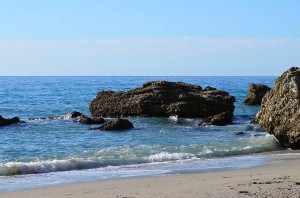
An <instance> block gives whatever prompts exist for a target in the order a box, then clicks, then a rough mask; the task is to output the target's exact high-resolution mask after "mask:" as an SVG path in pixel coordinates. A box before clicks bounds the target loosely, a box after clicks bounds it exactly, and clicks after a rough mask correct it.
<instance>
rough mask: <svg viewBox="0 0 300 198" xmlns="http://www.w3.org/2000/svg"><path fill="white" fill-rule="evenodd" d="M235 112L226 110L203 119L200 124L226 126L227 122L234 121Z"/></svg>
mask: <svg viewBox="0 0 300 198" xmlns="http://www.w3.org/2000/svg"><path fill="white" fill-rule="evenodd" d="M232 117H233V113H232V112H231V111H226V112H223V113H221V114H217V115H214V116H210V117H208V118H206V119H205V120H203V121H201V122H200V123H199V124H198V126H208V125H216V126H225V125H227V124H231V123H232Z"/></svg>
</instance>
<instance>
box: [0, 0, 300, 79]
mask: <svg viewBox="0 0 300 198" xmlns="http://www.w3.org/2000/svg"><path fill="white" fill-rule="evenodd" d="M299 9H300V1H298V0H272V1H271V0H214V1H212V0H64V1H61V0H43V1H40V0H26V1H24V0H10V1H1V6H0V76H24V75H25V76H191V75H192V76H278V75H280V74H281V73H283V72H284V71H285V70H287V69H288V68H289V67H291V66H297V65H299V63H300V56H299V54H300V20H299V19H300V12H299Z"/></svg>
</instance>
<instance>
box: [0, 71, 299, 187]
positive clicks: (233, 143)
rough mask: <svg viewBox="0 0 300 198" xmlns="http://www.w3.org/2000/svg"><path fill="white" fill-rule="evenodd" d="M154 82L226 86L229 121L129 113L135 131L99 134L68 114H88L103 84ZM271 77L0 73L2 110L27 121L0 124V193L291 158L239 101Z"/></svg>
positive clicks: (123, 87)
mask: <svg viewBox="0 0 300 198" xmlns="http://www.w3.org/2000/svg"><path fill="white" fill-rule="evenodd" d="M156 80H166V81H172V82H177V81H181V82H186V83H191V84H195V85H200V86H202V87H206V86H212V87H215V88H217V89H222V90H225V91H227V92H229V93H230V94H231V95H233V96H235V98H236V102H235V111H234V121H233V124H231V125H228V126H207V127H199V126H198V125H197V124H198V123H199V121H201V119H200V118H199V119H194V118H178V117H177V116H176V115H174V116H170V117H168V118H160V117H149V118H146V117H129V118H128V119H129V120H130V121H131V122H132V123H133V125H134V129H132V130H127V131H124V132H104V131H100V130H99V131H98V130H89V129H90V128H91V127H92V126H89V125H83V124H80V123H79V122H78V120H76V119H75V120H74V119H71V118H70V113H71V112H73V111H79V112H81V113H83V114H86V115H89V116H90V112H89V104H90V102H91V100H92V99H94V98H95V97H96V94H97V92H99V91H101V90H113V91H127V90H131V89H134V88H137V87H140V86H142V85H143V83H145V82H148V81H156ZM275 80H276V77H249V76H247V77H244V76H239V77H238V76H234V77H229V76H226V77H219V76H218V77H213V76H210V77H202V76H192V77H186V76H185V77H180V76H176V77H171V76H155V77H145V76H142V77H136V76H135V77H132V76H128V77H0V85H1V86H0V115H2V116H3V117H6V118H10V117H14V116H17V117H20V118H21V120H23V121H25V122H24V123H21V124H17V125H12V126H6V127H0V192H8V191H17V190H23V189H32V188H40V187H45V186H52V185H61V184H69V183H78V182H85V181H94V180H102V179H115V178H128V177H143V176H154V175H169V174H183V173H195V172H197V173H200V172H210V171H217V170H225V169H241V168H247V167H254V166H259V165H264V164H268V163H276V162H279V161H280V160H284V159H285V158H290V157H291V156H290V155H285V154H274V153H273V152H272V151H279V150H282V148H280V146H279V144H278V141H277V140H276V138H275V137H274V136H272V135H269V134H268V133H266V132H265V131H264V130H263V129H261V128H260V127H259V126H258V125H256V124H251V120H252V119H253V118H254V116H255V114H256V113H257V111H258V110H259V107H257V106H246V105H244V104H243V101H244V99H245V98H246V95H247V93H248V86H249V85H250V84H251V83H256V84H259V83H262V84H265V85H268V86H270V87H272V86H273V84H274V82H275ZM105 119H106V120H111V119H114V118H105ZM240 132H242V133H240ZM269 152H271V154H266V153H269ZM293 155H294V154H293ZM295 155H296V154H295Z"/></svg>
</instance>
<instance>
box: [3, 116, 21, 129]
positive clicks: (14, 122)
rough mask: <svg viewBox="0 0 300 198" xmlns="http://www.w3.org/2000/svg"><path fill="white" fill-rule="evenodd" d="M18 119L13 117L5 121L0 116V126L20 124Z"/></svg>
mask: <svg viewBox="0 0 300 198" xmlns="http://www.w3.org/2000/svg"><path fill="white" fill-rule="evenodd" d="M20 122H21V121H20V118H18V117H13V118H10V119H6V118H3V117H2V116H1V115H0V126H9V125H12V124H17V123H20Z"/></svg>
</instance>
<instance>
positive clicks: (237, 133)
mask: <svg viewBox="0 0 300 198" xmlns="http://www.w3.org/2000/svg"><path fill="white" fill-rule="evenodd" d="M244 134H245V133H244V132H242V131H240V132H236V133H235V135H244Z"/></svg>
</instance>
